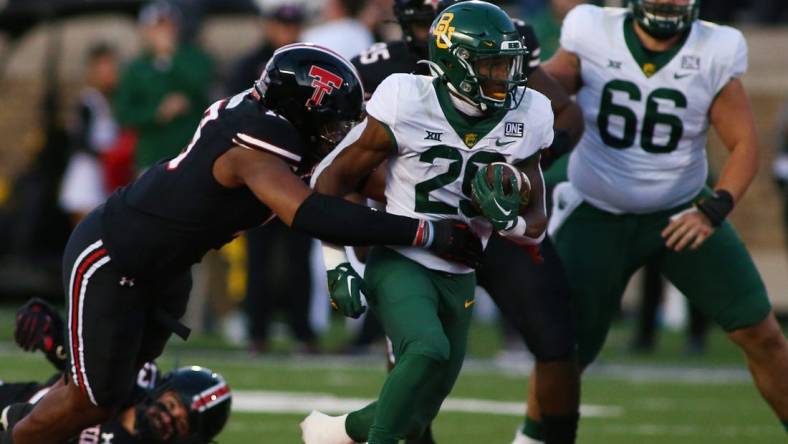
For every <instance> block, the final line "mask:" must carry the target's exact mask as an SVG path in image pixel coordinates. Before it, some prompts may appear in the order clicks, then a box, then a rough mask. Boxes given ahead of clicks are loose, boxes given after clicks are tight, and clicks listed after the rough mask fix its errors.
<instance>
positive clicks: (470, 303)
mask: <svg viewBox="0 0 788 444" xmlns="http://www.w3.org/2000/svg"><path fill="white" fill-rule="evenodd" d="M475 303H476V299H471V300H470V301H465V309H466V310H467V309H468V308H469V307H470V306H471V305H473V304H475Z"/></svg>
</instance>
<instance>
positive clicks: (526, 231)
mask: <svg viewBox="0 0 788 444" xmlns="http://www.w3.org/2000/svg"><path fill="white" fill-rule="evenodd" d="M525 54H526V49H525V48H524V47H523V45H522V42H521V39H520V36H519V33H518V31H517V29H516V28H515V26H514V24H513V23H512V21H511V19H510V18H509V17H508V16H507V15H506V13H505V12H503V11H502V10H501V9H500V8H498V7H497V6H494V5H492V4H490V3H487V2H482V1H469V2H462V3H458V4H455V5H453V6H451V7H449V8H447V9H446V10H445V11H444V12H443V13H441V14H440V15H439V16H438V18H437V19H436V20H435V22H434V23H433V26H432V38H431V39H430V62H431V66H432V69H433V72H434V73H435V74H436V76H435V77H428V76H420V75H411V74H394V75H391V76H389V77H388V78H387V79H386V80H384V81H383V82H382V83H381V84H380V86H378V88H377V89H376V91H375V93H374V94H373V96H372V98H371V99H370V101H369V102H368V104H367V108H366V110H367V113H368V118H367V119H366V121H365V123H362V124H361V125H359V126H358V127H357V128H355V129H354V130H353V131H352V132H351V134H350V135H348V138H354V139H355V141H353V142H352V143H351V144H350V145H348V146H347V148H345V149H344V150H341V152H338V153H337V152H336V151H335V152H334V153H333V155H332V156H331V158H330V159H328V160H327V161H326V162H323V164H322V165H327V166H326V167H325V169H324V170H322V172H321V173H320V174H319V176H318V178H317V181H316V184H315V188H316V190H320V191H321V192H324V193H329V194H335V195H346V194H348V193H349V192H352V191H357V190H359V189H360V188H362V187H363V185H364V184H365V182H367V181H368V180H367V179H368V178H369V176H370V175H371V174H372V173H373V171H374V170H375V168H376V167H378V166H380V165H381V164H382V163H383V162H384V161H386V167H385V173H386V180H385V181H386V187H385V200H386V210H387V211H388V212H390V213H394V214H400V215H410V214H419V215H421V217H427V218H429V219H432V220H441V219H450V220H456V221H457V223H465V224H468V225H469V226H471V227H472V228H473V229H474V231H475V232H477V233H478V234H480V236H481V237H483V238H485V237H489V235H490V234H491V233H492V231H493V230H496V231H498V233H500V234H501V235H502V236H505V237H507V238H509V239H511V240H512V241H515V242H518V243H521V244H530V245H538V244H539V242H540V241H541V239H542V238H543V237H544V233H545V229H546V223H547V216H546V211H545V207H544V205H545V203H544V184H543V181H542V174H541V170H540V166H539V160H540V151H541V150H542V149H544V148H547V147H549V146H550V144H551V143H552V139H553V114H552V110H551V107H550V102H549V101H548V99H547V98H546V97H544V96H543V95H542V94H540V93H538V92H536V91H533V90H530V89H527V88H525V81H524V78H523V76H522V63H523V57H524V55H525ZM351 140H353V139H351ZM493 162H506V163H509V164H512V165H517V166H518V167H519V168H521V170H522V172H523V174H524V175H525V176H526V177H527V178H528V182H530V184H531V194H530V199H529V202H528V203H527V204H525V205H521V202H520V195H519V194H518V193H514V195H511V194H508V193H503V192H499V191H497V190H498V189H499V188H500V187H498V186H496V185H498V184H500V182H498V181H497V180H498V178H497V177H496V178H495V180H494V181H493V184H492V186H491V185H490V184H487V183H486V182H485V181H484V180H474V178H475V177H477V174H476V173H477V172H478V171H479V170H480V169H481V168H482V167H484V166H486V165H488V164H490V163H493ZM523 182H525V181H524V180H523ZM472 189H473V190H474V191H473V193H474V195H475V196H476V197H475V199H474V200H475V202H476V203H477V204H478V206H475V205H473V204H472V202H471V194H472ZM521 207H522V208H521ZM329 260H330V259H329ZM341 261H344V259H339V260H337V262H338V263H339V262H341ZM327 262H328V261H327ZM348 278H349V279H353V276H352V275H350V274H349V275H348ZM364 281H365V283H364V284H365V286H366V291H365V295H366V296H367V300H368V302H369V303H370V305H371V307H372V308H373V309H374V310H375V311H376V312H377V314H378V316H379V317H380V319H381V321H382V324H383V326H384V329H385V331H386V334H387V336H388V337H389V338H390V340H391V342H392V348H393V351H394V354H395V356H396V359H397V365H396V366H395V367H394V369H393V370H392V372H391V373H390V374H389V376H388V378H387V380H386V383H385V384H384V386H383V388H382V391H381V393H380V396H379V398H378V401H377V402H375V403H373V404H371V405H369V406H367V407H365V408H364V409H361V410H359V411H356V412H353V413H350V414H349V415H344V416H341V417H337V418H332V417H328V416H326V415H323V414H320V413H318V412H313V414H311V415H310V416H309V417H308V418H307V419H306V420H305V421H304V422H303V423H302V429H303V435H302V436H303V439H304V441H305V442H306V443H307V444H346V443H347V444H349V443H352V442H369V443H370V444H395V443H397V442H399V440H400V439H403V438H406V437H412V436H419V435H420V434H421V431H422V430H423V428H424V427H426V426H427V425H428V424H429V423H430V422H431V420H432V419H433V418H434V417H435V415H436V414H437V413H438V409H439V408H440V405H441V403H442V402H443V400H444V399H445V397H446V396H447V395H448V394H449V392H450V391H451V388H452V387H453V385H454V382H455V381H456V378H457V375H458V374H459V371H460V368H461V366H462V361H463V358H464V355H465V349H466V343H467V334H468V328H469V324H470V319H471V311H472V310H471V309H472V307H473V305H474V302H475V301H474V286H475V276H474V272H473V269H472V268H469V267H467V266H464V265H460V264H457V263H454V262H449V261H446V260H445V259H443V258H440V257H438V256H435V255H424V254H421V253H420V252H418V251H416V250H413V249H408V248H399V247H381V248H375V249H372V250H371V252H370V253H369V258H368V261H367V265H366V271H365V276H364ZM359 284H361V282H359ZM349 287H352V285H349ZM351 308H352V307H351ZM356 308H358V307H356ZM343 311H344V310H343ZM351 311H352V310H351Z"/></svg>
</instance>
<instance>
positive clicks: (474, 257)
mask: <svg viewBox="0 0 788 444" xmlns="http://www.w3.org/2000/svg"><path fill="white" fill-rule="evenodd" d="M432 228H433V229H434V230H435V232H434V233H433V240H432V244H431V245H430V246H429V247H428V249H429V250H430V251H432V252H433V253H435V254H437V255H438V256H440V257H442V258H444V259H447V260H450V261H454V262H459V263H461V264H465V265H467V266H469V267H473V268H479V267H480V266H481V263H482V242H481V241H480V240H479V238H478V237H476V235H475V234H473V232H472V231H471V229H470V227H468V225H466V224H464V223H462V222H458V221H456V220H451V219H444V220H440V221H433V222H432Z"/></svg>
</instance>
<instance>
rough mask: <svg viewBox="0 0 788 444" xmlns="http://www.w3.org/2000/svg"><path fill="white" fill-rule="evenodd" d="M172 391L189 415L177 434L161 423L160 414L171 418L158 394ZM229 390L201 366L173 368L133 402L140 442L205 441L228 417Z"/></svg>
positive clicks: (199, 443)
mask: <svg viewBox="0 0 788 444" xmlns="http://www.w3.org/2000/svg"><path fill="white" fill-rule="evenodd" d="M167 392H172V393H174V394H175V395H176V397H177V398H178V399H179V400H180V402H181V404H182V406H183V408H185V409H186V412H187V414H188V418H189V421H188V422H189V430H188V434H187V436H177V434H176V433H175V432H174V428H173V427H166V426H163V424H162V423H163V421H161V420H160V419H159V418H161V417H162V416H163V415H169V416H170V421H169V423H170V424H175V422H176V421H175V419H174V418H173V417H172V414H171V413H170V412H169V410H168V408H167V406H166V405H164V404H163V403H162V395H164V394H165V393H167ZM231 405H232V394H231V393H230V387H229V386H228V385H227V383H226V382H225V381H224V378H222V376H221V375H219V374H217V373H214V372H212V371H211V370H208V369H206V368H203V367H197V366H192V367H184V368H180V369H177V370H173V371H171V372H169V373H167V374H166V375H164V377H163V378H162V380H161V383H159V385H157V386H156V388H155V389H154V390H152V391H151V392H150V393H149V394H148V396H147V397H146V398H145V400H144V401H143V402H141V403H139V404H137V406H136V417H137V423H136V427H137V433H138V435H139V436H140V438H141V439H142V440H143V442H146V443H156V444H208V443H210V442H212V441H213V439H214V438H215V437H216V435H218V434H219V432H221V431H222V429H223V428H224V426H225V424H226V423H227V420H228V419H229V417H230V407H231Z"/></svg>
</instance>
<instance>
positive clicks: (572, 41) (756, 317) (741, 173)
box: [529, 0, 788, 425]
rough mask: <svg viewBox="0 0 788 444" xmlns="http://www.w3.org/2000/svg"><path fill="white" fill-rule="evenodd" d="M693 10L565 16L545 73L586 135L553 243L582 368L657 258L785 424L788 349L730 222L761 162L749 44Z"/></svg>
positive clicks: (658, 7) (591, 10)
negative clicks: (720, 151)
mask: <svg viewBox="0 0 788 444" xmlns="http://www.w3.org/2000/svg"><path fill="white" fill-rule="evenodd" d="M698 3H699V2H698V1H697V0H634V1H630V7H629V8H628V9H622V8H600V7H596V6H590V5H581V6H578V7H576V8H575V9H574V10H572V11H571V12H570V13H569V15H568V16H567V17H566V19H565V21H564V24H563V29H562V31H561V49H560V50H559V51H558V53H557V54H556V55H555V56H554V57H553V58H552V59H551V60H550V61H549V63H547V64H546V65H545V69H546V70H547V71H548V72H549V73H550V74H552V75H553V76H554V77H556V78H557V79H558V80H559V81H560V82H561V83H562V84H563V85H564V87H565V88H566V89H567V90H568V92H570V93H573V94H574V93H576V94H577V101H578V103H579V105H580V106H581V108H582V109H583V114H584V117H585V121H586V131H585V134H584V135H583V137H582V139H581V140H580V142H579V144H578V145H577V147H576V149H575V151H574V152H573V153H572V155H571V158H570V161H569V184H565V185H560V186H559V188H558V189H557V191H556V197H557V199H556V211H555V212H554V214H553V220H552V221H551V226H550V233H551V235H553V238H554V240H555V243H556V246H557V248H558V251H559V254H560V255H561V258H562V259H563V262H564V265H565V267H566V271H567V276H568V279H569V286H570V289H571V294H572V299H573V301H574V303H575V307H576V314H577V316H578V325H577V327H578V329H577V337H578V341H579V344H578V346H579V350H578V354H579V359H580V361H581V365H583V366H586V365H588V364H589V363H591V362H592V361H593V360H594V358H595V357H596V355H597V354H598V352H599V350H600V349H601V347H602V344H603V343H604V340H605V336H606V334H607V331H608V329H609V327H610V322H611V318H612V316H613V314H614V312H615V311H616V310H617V307H618V306H619V301H620V299H621V295H622V293H623V290H624V287H625V286H626V284H627V281H628V280H629V278H630V276H631V275H632V274H633V273H634V272H635V270H637V269H638V268H640V267H641V266H642V265H644V264H645V263H646V262H647V261H651V260H656V261H658V263H659V265H660V269H661V272H662V274H663V275H664V276H665V277H666V278H668V279H669V280H670V281H671V282H672V283H673V284H674V285H675V286H676V287H677V288H678V289H679V290H680V291H681V292H682V293H683V294H685V295H686V296H687V297H688V298H689V299H690V300H691V301H692V303H693V304H694V305H695V306H696V307H697V308H698V309H700V310H701V311H702V312H703V313H704V314H706V315H707V316H709V317H710V318H711V319H713V320H714V321H715V322H717V324H719V325H720V326H721V327H722V328H723V329H724V330H725V331H726V332H727V333H728V336H729V337H730V339H731V340H732V341H733V342H735V343H736V344H737V345H739V346H740V347H741V348H742V349H743V351H744V353H745V355H746V357H747V364H748V366H749V368H750V370H751V372H752V374H753V379H754V380H755V383H756V385H757V387H758V389H759V390H760V392H761V394H762V395H763V396H764V398H766V400H767V402H768V403H769V405H770V406H771V407H772V409H773V410H774V411H775V413H776V414H777V416H778V417H779V418H780V419H781V420H782V421H783V424H784V425H785V424H786V422H785V421H786V420H788V378H786V375H788V343H787V342H786V340H785V338H784V336H783V334H782V332H781V331H780V328H779V325H778V324H777V321H776V320H775V317H774V313H773V311H772V309H771V306H770V304H769V300H768V298H767V294H766V288H765V286H764V284H763V282H762V280H761V277H760V275H759V273H758V271H757V269H756V268H755V265H754V264H753V262H752V259H751V258H750V255H749V253H748V252H747V249H746V248H745V246H744V244H743V243H742V242H741V240H740V239H739V237H738V235H737V234H736V232H735V230H734V228H733V226H732V225H731V224H730V222H728V221H726V216H727V215H728V214H729V213H730V211H731V210H732V209H733V207H734V205H735V204H736V203H738V202H739V201H740V200H741V198H742V197H743V195H744V192H745V191H746V189H747V187H748V186H749V185H750V182H751V181H752V179H753V177H754V176H755V173H756V170H757V164H758V140H757V137H756V134H755V127H754V122H753V115H752V111H751V109H750V104H749V99H748V97H747V94H746V92H745V90H744V87H743V86H742V82H741V80H740V77H741V76H742V75H743V74H744V72H745V71H746V68H747V45H746V42H745V40H744V37H743V36H742V34H741V33H740V32H739V31H737V30H736V29H733V28H730V27H727V26H718V25H715V24H712V23H707V22H703V21H700V20H698V19H697V14H698V7H699V5H698ZM710 125H711V126H713V127H714V129H715V130H716V131H717V133H718V134H719V136H720V138H721V139H722V142H723V143H724V145H725V146H726V147H727V148H728V150H729V151H730V156H729V158H728V160H727V162H726V163H725V166H724V168H723V169H722V172H721V174H720V177H719V180H718V181H717V183H716V185H715V186H714V189H713V190H710V189H704V181H705V180H706V174H707V171H706V169H707V166H706V165H707V163H706V152H705V146H706V135H707V132H708V128H709V126H710ZM536 407H537V406H536V405H535V404H534V405H531V404H529V408H531V409H534V410H537V411H538V409H537V408H536ZM537 413H538V412H537ZM529 416H531V414H530V413H529Z"/></svg>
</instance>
